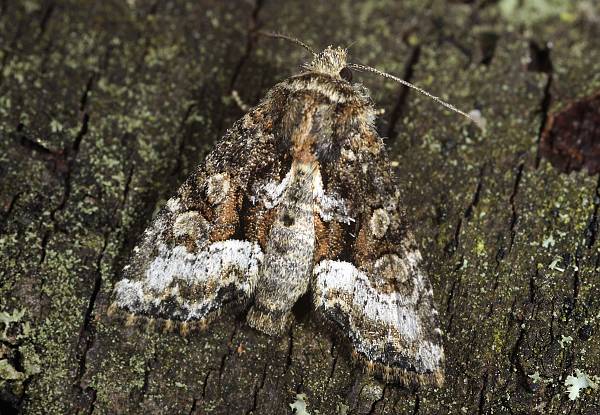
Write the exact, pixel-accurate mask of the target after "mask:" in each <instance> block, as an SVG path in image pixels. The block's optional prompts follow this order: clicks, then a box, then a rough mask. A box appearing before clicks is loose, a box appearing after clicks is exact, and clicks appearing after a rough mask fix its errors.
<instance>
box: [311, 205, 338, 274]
mask: <svg viewBox="0 0 600 415" xmlns="http://www.w3.org/2000/svg"><path fill="white" fill-rule="evenodd" d="M315 236H316V239H317V247H316V249H315V264H317V263H319V262H320V261H322V260H324V259H336V258H338V257H339V256H340V255H341V254H342V253H343V252H344V249H345V246H346V241H345V230H344V228H343V225H342V224H341V223H339V222H336V221H331V222H324V221H323V220H322V219H321V217H320V216H319V214H318V213H315Z"/></svg>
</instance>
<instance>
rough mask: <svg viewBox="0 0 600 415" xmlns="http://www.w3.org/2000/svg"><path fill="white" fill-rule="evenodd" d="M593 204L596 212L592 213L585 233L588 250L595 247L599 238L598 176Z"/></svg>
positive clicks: (599, 181)
mask: <svg viewBox="0 0 600 415" xmlns="http://www.w3.org/2000/svg"><path fill="white" fill-rule="evenodd" d="M593 203H594V210H593V211H592V215H591V217H590V220H589V221H588V225H587V226H586V227H585V231H584V237H585V246H586V247H587V249H591V248H592V247H593V246H594V243H596V239H597V236H598V209H599V208H600V175H598V179H597V182H596V188H595V189H594V198H593Z"/></svg>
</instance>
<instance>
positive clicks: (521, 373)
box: [510, 320, 533, 393]
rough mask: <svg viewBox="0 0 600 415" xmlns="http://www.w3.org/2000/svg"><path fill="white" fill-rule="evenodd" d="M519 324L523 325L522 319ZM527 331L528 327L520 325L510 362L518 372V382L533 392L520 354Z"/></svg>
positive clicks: (518, 321)
mask: <svg viewBox="0 0 600 415" xmlns="http://www.w3.org/2000/svg"><path fill="white" fill-rule="evenodd" d="M517 324H519V325H522V321H521V320H517ZM525 333H526V328H523V327H520V328H519V336H518V337H517V341H516V342H515V344H514V346H513V348H512V350H511V353H510V364H511V367H512V368H513V369H514V370H515V371H516V373H517V381H518V384H519V385H520V386H521V387H522V388H523V389H525V390H526V391H527V392H529V393H532V392H533V390H532V389H531V386H530V385H529V382H528V381H527V374H526V373H525V368H524V367H523V364H522V363H521V357H520V356H519V353H520V350H521V345H522V344H523V340H524V338H525Z"/></svg>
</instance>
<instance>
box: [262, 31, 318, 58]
mask: <svg viewBox="0 0 600 415" xmlns="http://www.w3.org/2000/svg"><path fill="white" fill-rule="evenodd" d="M257 33H258V34H259V35H262V36H267V37H272V38H275V39H284V40H288V41H290V42H292V43H295V44H296V45H299V46H302V47H303V48H304V49H306V50H307V51H309V52H310V53H312V55H313V56H316V55H317V54H316V53H315V51H314V50H313V48H311V47H310V46H308V45H307V44H306V43H304V42H303V41H301V40H300V39H296V38H295V37H292V36H288V35H284V34H283V33H277V32H265V31H263V30H259V31H258V32H257Z"/></svg>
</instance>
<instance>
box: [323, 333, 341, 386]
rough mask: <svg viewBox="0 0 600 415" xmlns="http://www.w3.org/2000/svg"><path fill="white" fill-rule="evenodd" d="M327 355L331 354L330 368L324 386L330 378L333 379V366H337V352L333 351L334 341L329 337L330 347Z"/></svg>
mask: <svg viewBox="0 0 600 415" xmlns="http://www.w3.org/2000/svg"><path fill="white" fill-rule="evenodd" d="M329 355H330V356H331V359H332V360H331V370H330V371H329V376H328V377H327V382H326V383H325V385H326V387H328V386H329V383H330V382H331V379H333V375H334V373H335V368H336V366H337V361H338V354H337V353H336V352H335V341H334V339H333V338H332V339H331V348H330V349H329Z"/></svg>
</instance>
